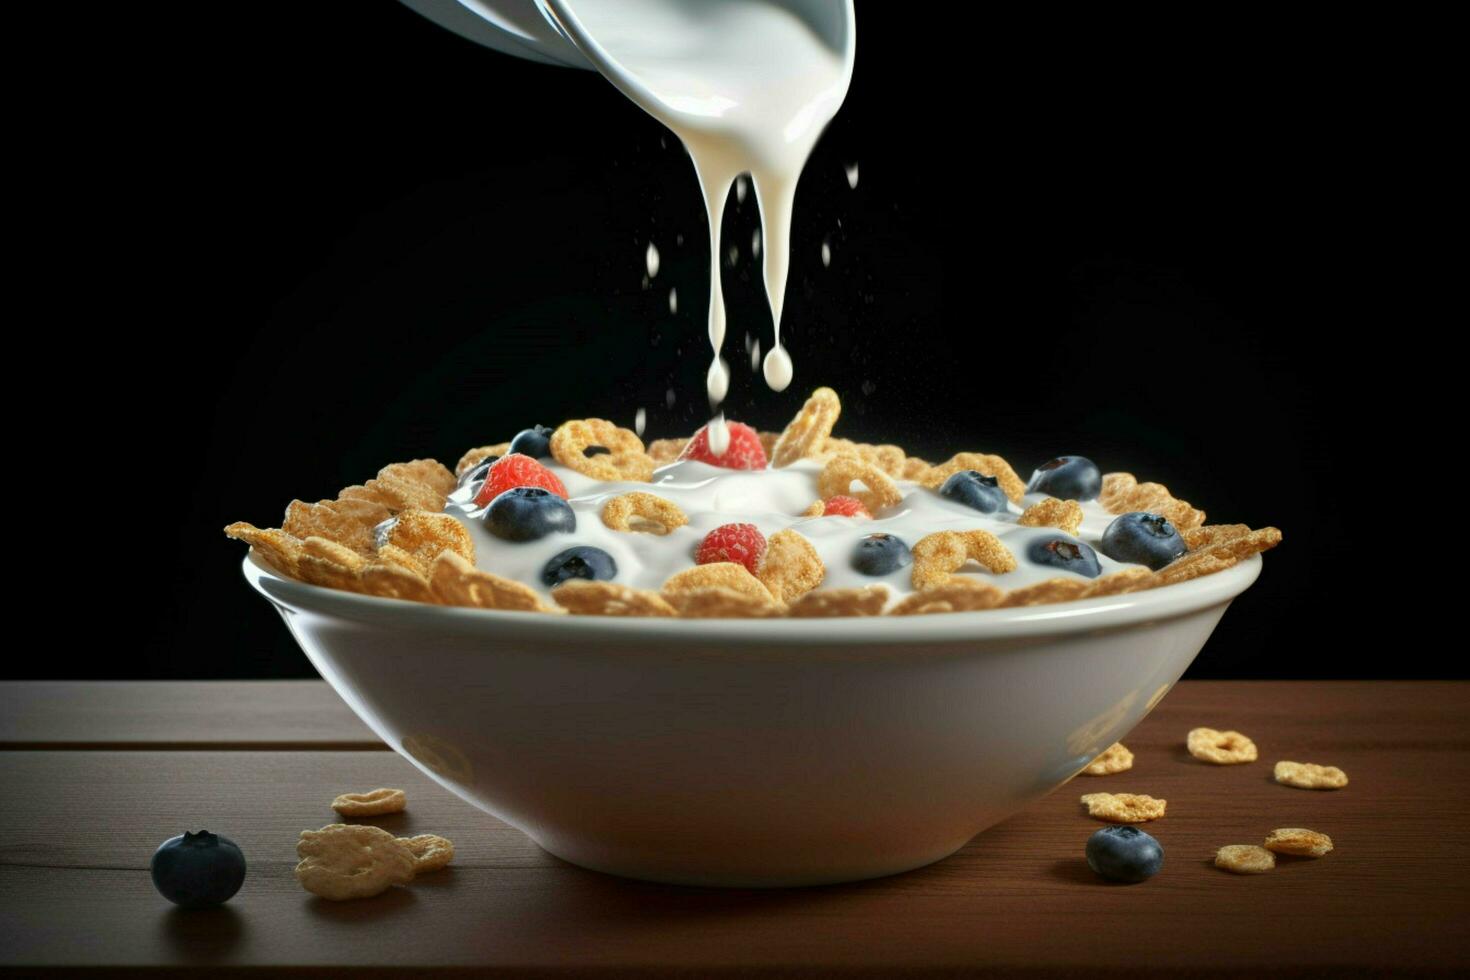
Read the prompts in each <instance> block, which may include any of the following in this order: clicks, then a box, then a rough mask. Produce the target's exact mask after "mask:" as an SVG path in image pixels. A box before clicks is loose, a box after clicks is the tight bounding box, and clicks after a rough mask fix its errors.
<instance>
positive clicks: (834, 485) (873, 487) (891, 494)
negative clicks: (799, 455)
mask: <svg viewBox="0 0 1470 980" xmlns="http://www.w3.org/2000/svg"><path fill="white" fill-rule="evenodd" d="M854 482H860V483H862V484H863V486H865V487H867V489H866V490H853V489H851V487H852V484H853V483H854ZM817 492H818V493H820V494H821V495H822V497H823V499H827V498H831V497H856V498H857V499H858V500H861V501H862V503H863V506H864V507H866V508H868V512H869V513H870V514H876V513H877V512H878V511H879V510H881V509H882V508H884V507H892V506H893V505H894V504H897V503H899V502H900V501H902V500H903V494H902V493H901V492H899V489H898V484H897V483H894V482H893V478H892V477H891V476H889V475H888V474H887V473H884V472H883V470H882V469H880V468H879V467H878V465H877V464H876V463H869V462H867V461H866V460H862V459H859V458H857V457H856V456H834V457H832V458H831V459H829V460H828V461H827V463H826V465H824V466H823V467H822V475H821V476H819V477H818V478H817Z"/></svg>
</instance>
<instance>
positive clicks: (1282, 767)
mask: <svg viewBox="0 0 1470 980" xmlns="http://www.w3.org/2000/svg"><path fill="white" fill-rule="evenodd" d="M1272 775H1273V776H1274V777H1275V779H1276V781H1277V782H1278V783H1282V784H1283V785H1286V786H1296V787H1297V788H1299V789H1342V788H1343V787H1344V786H1346V785H1347V784H1348V777H1347V773H1345V772H1343V771H1342V770H1341V769H1339V768H1337V767H1336V766H1319V765H1317V764H1316V763H1314V762H1278V763H1276V768H1275V771H1274V772H1273V773H1272Z"/></svg>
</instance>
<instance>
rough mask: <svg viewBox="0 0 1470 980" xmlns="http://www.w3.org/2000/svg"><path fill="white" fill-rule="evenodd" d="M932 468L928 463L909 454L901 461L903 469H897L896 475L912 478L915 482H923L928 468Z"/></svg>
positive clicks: (907, 478)
mask: <svg viewBox="0 0 1470 980" xmlns="http://www.w3.org/2000/svg"><path fill="white" fill-rule="evenodd" d="M932 468H933V467H931V466H930V464H929V463H927V462H925V461H924V460H922V459H920V458H919V457H917V456H910V457H908V458H907V459H905V460H904V461H903V469H901V470H900V471H899V473H898V475H899V476H900V477H902V478H903V479H905V480H912V481H913V482H915V483H925V480H926V478H927V476H928V474H929V470H930V469H932Z"/></svg>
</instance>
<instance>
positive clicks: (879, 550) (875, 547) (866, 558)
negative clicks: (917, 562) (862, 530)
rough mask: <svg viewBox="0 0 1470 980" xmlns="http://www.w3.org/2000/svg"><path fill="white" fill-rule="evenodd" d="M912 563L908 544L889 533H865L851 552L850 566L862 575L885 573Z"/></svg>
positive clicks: (912, 557) (912, 559) (912, 558)
mask: <svg viewBox="0 0 1470 980" xmlns="http://www.w3.org/2000/svg"><path fill="white" fill-rule="evenodd" d="M913 563H914V556H913V554H911V553H910V552H909V546H908V545H906V544H904V543H903V541H902V540H900V539H898V538H896V537H894V536H893V535H891V534H869V535H866V536H864V537H863V538H862V539H860V540H859V541H858V545H857V548H855V549H854V550H853V553H852V567H853V568H855V569H857V570H858V571H859V572H861V573H863V574H864V575H887V574H889V573H890V572H896V571H898V570H899V569H900V568H907V567H908V566H910V565H912V564H913Z"/></svg>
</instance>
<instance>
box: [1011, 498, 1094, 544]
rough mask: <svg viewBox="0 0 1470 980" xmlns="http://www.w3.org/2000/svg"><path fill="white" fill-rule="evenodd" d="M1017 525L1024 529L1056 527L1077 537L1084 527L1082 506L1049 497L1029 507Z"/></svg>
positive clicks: (1070, 501) (1072, 501)
mask: <svg viewBox="0 0 1470 980" xmlns="http://www.w3.org/2000/svg"><path fill="white" fill-rule="evenodd" d="M1016 523H1017V524H1019V525H1021V526H1022V527H1054V528H1057V529H1059V530H1062V531H1066V532H1067V533H1068V534H1070V535H1072V536H1073V537H1076V536H1077V529H1078V528H1079V527H1081V526H1082V505H1081V504H1079V503H1078V502H1077V501H1075V500H1058V499H1057V498H1056V497H1047V498H1046V499H1045V500H1043V501H1041V502H1040V503H1038V504H1032V505H1031V506H1030V507H1027V508H1026V510H1025V511H1023V512H1022V514H1021V516H1020V517H1019V518H1017V519H1016Z"/></svg>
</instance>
